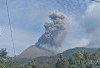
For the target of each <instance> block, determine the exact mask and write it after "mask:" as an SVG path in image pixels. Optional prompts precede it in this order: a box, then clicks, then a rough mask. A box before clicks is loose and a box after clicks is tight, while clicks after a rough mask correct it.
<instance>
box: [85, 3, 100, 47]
mask: <svg viewBox="0 0 100 68" xmlns="http://www.w3.org/2000/svg"><path fill="white" fill-rule="evenodd" d="M84 22H85V23H84V26H85V28H86V32H87V34H89V36H91V39H90V43H89V44H88V45H87V46H88V47H92V48H98V47H100V3H94V4H92V5H90V6H89V7H88V9H87V11H86V14H85V16H84Z"/></svg>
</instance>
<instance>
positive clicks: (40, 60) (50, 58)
mask: <svg viewBox="0 0 100 68" xmlns="http://www.w3.org/2000/svg"><path fill="white" fill-rule="evenodd" d="M83 50H85V51H87V52H88V54H93V53H95V52H96V51H97V49H96V48H83V47H77V48H73V49H69V50H66V51H64V52H63V53H60V54H62V55H64V56H65V57H70V56H72V55H73V53H74V52H76V51H83ZM60 54H57V55H54V56H41V57H37V58H34V59H33V60H35V61H37V62H38V63H39V64H47V63H48V64H51V65H52V63H55V62H56V61H57V58H58V56H59V55H60ZM31 60H32V59H25V58H23V59H20V60H18V63H22V64H23V63H27V62H28V61H31Z"/></svg>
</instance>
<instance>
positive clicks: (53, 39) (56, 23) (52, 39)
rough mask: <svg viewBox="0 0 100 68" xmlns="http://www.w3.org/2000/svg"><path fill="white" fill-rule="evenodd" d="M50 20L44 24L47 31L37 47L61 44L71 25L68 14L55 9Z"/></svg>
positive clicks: (56, 46)
mask: <svg viewBox="0 0 100 68" xmlns="http://www.w3.org/2000/svg"><path fill="white" fill-rule="evenodd" d="M49 18H50V21H49V22H46V23H45V24H44V27H45V33H44V34H43V35H42V36H41V37H40V38H39V40H38V42H37V43H36V46H37V47H55V48H58V47H60V46H61V44H62V42H63V40H64V38H65V36H66V33H67V30H68V27H69V25H70V23H69V21H68V18H67V16H65V15H64V14H63V13H60V12H58V11H54V12H52V13H51V14H50V15H49Z"/></svg>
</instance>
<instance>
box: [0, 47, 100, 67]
mask: <svg viewBox="0 0 100 68" xmlns="http://www.w3.org/2000/svg"><path fill="white" fill-rule="evenodd" d="M69 53H72V54H71V55H69ZM37 59H38V60H37ZM36 60H37V61H36ZM39 60H41V62H42V63H40V62H39V63H38V61H39ZM43 60H44V61H43ZM48 60H49V61H51V60H52V61H51V62H48V63H45V62H47V61H48ZM43 62H44V64H43ZM0 68H100V49H98V50H97V49H89V48H74V49H70V50H67V51H65V52H63V53H61V54H58V55H56V56H51V57H49V58H48V57H44V59H43V58H42V57H39V58H36V59H35V60H31V61H30V62H27V63H26V64H21V65H19V64H18V63H16V61H15V60H13V58H11V57H8V56H7V52H6V49H1V50H0Z"/></svg>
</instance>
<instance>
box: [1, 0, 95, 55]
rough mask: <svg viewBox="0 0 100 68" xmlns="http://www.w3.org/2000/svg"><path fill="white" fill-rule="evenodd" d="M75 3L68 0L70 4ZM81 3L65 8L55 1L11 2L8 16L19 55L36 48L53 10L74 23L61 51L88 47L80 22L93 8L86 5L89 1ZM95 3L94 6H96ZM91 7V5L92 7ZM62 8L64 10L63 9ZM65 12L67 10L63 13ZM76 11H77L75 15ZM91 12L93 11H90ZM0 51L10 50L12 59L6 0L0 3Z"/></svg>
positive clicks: (86, 37) (31, 0) (29, 0)
mask: <svg viewBox="0 0 100 68" xmlns="http://www.w3.org/2000/svg"><path fill="white" fill-rule="evenodd" d="M70 1H72V2H73V3H74V1H73V0H69V2H70ZM82 2H83V0H81V1H80V4H81V8H80V9H78V8H79V7H80V6H79V5H77V2H76V3H75V4H74V5H76V6H77V7H75V8H77V9H75V8H73V6H74V5H71V4H70V3H68V4H69V5H70V7H69V8H71V9H68V10H69V11H67V10H66V8H68V7H65V8H64V7H63V6H62V5H61V4H64V3H65V2H60V1H59V3H57V2H56V0H51V1H49V0H42V1H41V0H8V6H9V13H10V19H11V26H12V32H13V39H14V44H15V50H16V54H17V55H18V54H20V53H21V52H22V51H23V50H25V49H26V48H27V47H29V46H31V45H34V44H35V43H36V42H37V40H38V38H39V37H40V36H41V35H42V34H43V33H44V26H43V25H44V23H45V22H46V21H48V20H49V18H48V15H49V14H50V13H51V12H52V11H54V10H59V11H60V12H63V13H65V14H66V15H68V16H69V17H70V18H71V21H72V22H73V25H72V28H70V29H69V31H68V35H67V38H66V40H65V43H63V44H62V45H63V47H62V48H61V49H62V51H64V50H66V49H70V48H74V47H83V46H86V45H87V44H89V42H90V39H91V37H89V36H88V35H87V33H86V30H85V29H84V27H83V26H81V23H80V19H81V18H80V16H81V17H82V16H83V15H84V14H85V13H86V10H88V8H91V7H89V6H90V5H85V4H87V3H88V1H87V0H86V1H84V3H82ZM93 4H94V3H93ZM93 4H91V5H93ZM62 7H63V8H62ZM64 9H65V10H64ZM73 10H74V12H72V11H73ZM91 11H92V10H91ZM0 48H7V51H8V53H9V55H10V56H13V55H14V53H13V46H12V42H11V33H10V28H9V23H8V17H7V8H6V0H0Z"/></svg>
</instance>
